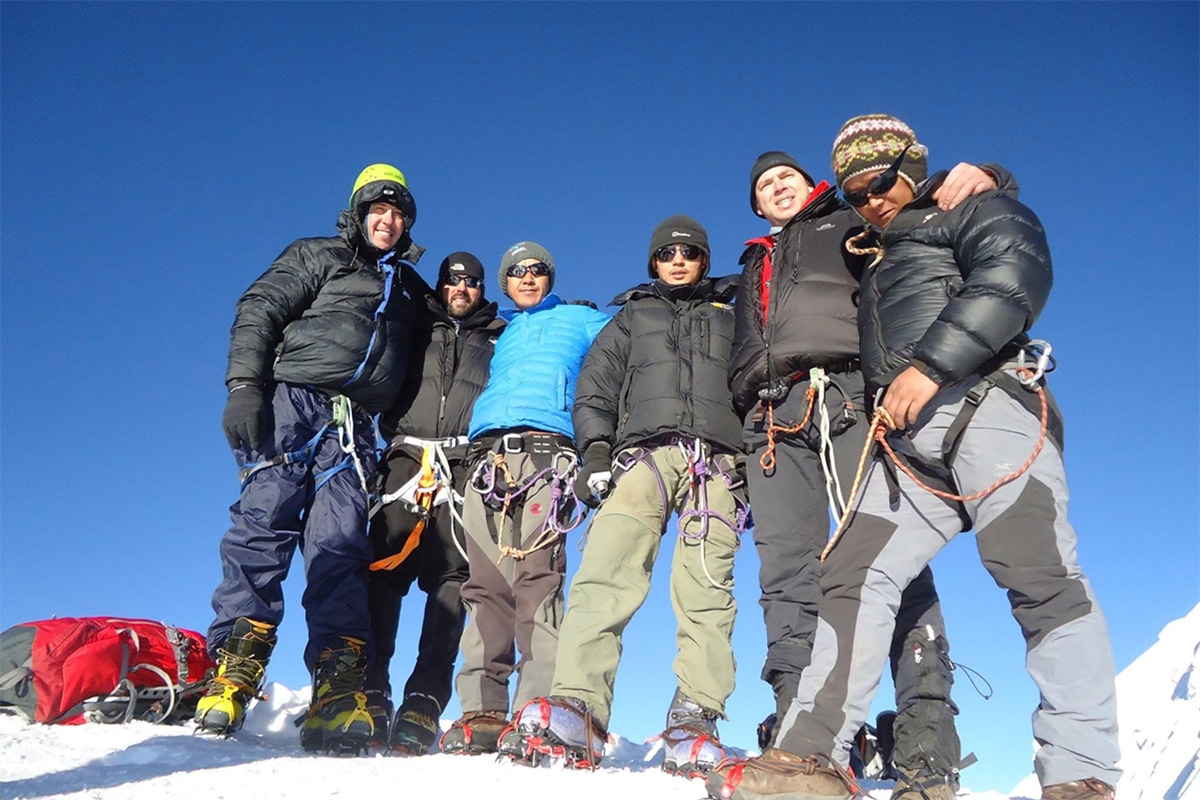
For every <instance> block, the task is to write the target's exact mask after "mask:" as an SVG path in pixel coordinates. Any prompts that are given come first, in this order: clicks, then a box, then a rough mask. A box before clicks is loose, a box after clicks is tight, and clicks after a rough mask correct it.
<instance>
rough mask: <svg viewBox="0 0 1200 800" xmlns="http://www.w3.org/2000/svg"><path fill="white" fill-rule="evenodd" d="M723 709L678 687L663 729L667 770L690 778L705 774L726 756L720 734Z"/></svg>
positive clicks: (664, 764) (665, 766) (665, 770)
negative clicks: (718, 719)
mask: <svg viewBox="0 0 1200 800" xmlns="http://www.w3.org/2000/svg"><path fill="white" fill-rule="evenodd" d="M720 716H721V714H720V712H717V711H713V710H712V709H711V708H705V707H704V706H702V705H700V704H699V703H697V702H696V701H695V700H693V699H691V698H690V697H688V696H687V695H686V694H684V693H683V690H682V689H676V690H675V697H674V698H672V700H671V708H670V709H669V710H668V711H667V727H666V728H665V729H664V730H663V732H662V742H663V746H664V748H665V749H666V757H665V758H664V759H663V767H662V768H663V771H664V772H669V773H671V774H672V775H683V776H684V777H686V778H702V777H704V776H705V775H707V774H708V771H709V770H711V769H712V768H713V767H715V766H716V765H717V764H719V763H720V762H721V761H723V760H724V759H725V748H724V747H722V746H721V742H720V740H719V739H718V737H717V718H718V717H720Z"/></svg>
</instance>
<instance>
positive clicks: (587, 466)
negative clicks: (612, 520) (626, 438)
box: [575, 442, 612, 508]
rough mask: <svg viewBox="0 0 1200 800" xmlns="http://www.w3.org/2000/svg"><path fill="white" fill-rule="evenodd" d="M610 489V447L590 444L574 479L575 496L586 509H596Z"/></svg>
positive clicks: (598, 443) (605, 444) (602, 443)
mask: <svg viewBox="0 0 1200 800" xmlns="http://www.w3.org/2000/svg"><path fill="white" fill-rule="evenodd" d="M611 489H612V446H611V445H610V444H609V443H608V442H592V443H591V444H589V445H588V447H587V450H585V451H584V453H583V466H582V467H580V468H579V474H578V475H577V476H576V477H575V494H577V495H578V496H579V499H580V500H581V501H582V502H583V504H584V505H585V506H587V507H588V508H596V507H598V506H599V505H600V503H601V501H603V500H604V498H605V497H608V493H609V491H611Z"/></svg>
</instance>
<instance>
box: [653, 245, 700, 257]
mask: <svg viewBox="0 0 1200 800" xmlns="http://www.w3.org/2000/svg"><path fill="white" fill-rule="evenodd" d="M676 251H678V252H680V253H682V254H683V258H684V260H685V261H698V260H699V259H700V254H701V253H703V252H704V251H703V250H701V249H700V248H699V247H697V246H696V245H694V244H669V245H666V246H665V247H660V248H658V249H657V250H655V251H654V257H655V258H656V259H657V260H659V261H674V260H675V253H676Z"/></svg>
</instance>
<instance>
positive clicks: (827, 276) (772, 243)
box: [729, 184, 864, 417]
mask: <svg viewBox="0 0 1200 800" xmlns="http://www.w3.org/2000/svg"><path fill="white" fill-rule="evenodd" d="M822 186H823V187H824V188H822ZM822 186H818V187H817V188H816V189H814V195H813V196H812V197H811V198H810V199H809V200H808V202H807V203H806V204H805V206H804V207H803V208H802V209H801V210H800V211H799V213H797V214H796V216H794V217H792V219H791V220H789V221H788V223H787V224H786V225H784V226H783V228H782V229H781V230H780V231H779V233H777V234H776V235H775V236H774V237H773V238H772V237H764V238H762V239H752V240H751V241H749V242H747V244H748V245H749V246H748V247H747V249H746V251H745V252H744V253H743V254H742V258H741V262H740V263H741V264H742V265H743V269H742V275H741V284H740V286H739V288H738V302H737V312H736V325H735V327H734V335H733V350H732V354H731V357H730V366H729V386H730V389H732V391H733V397H734V403H735V405H736V407H737V410H738V413H739V414H740V415H742V416H743V417H744V416H745V414H746V412H747V411H749V410H750V408H751V407H752V406H754V405H755V404H756V403H757V402H758V400H759V396H758V390H759V389H761V388H763V387H766V386H768V385H770V384H771V383H772V382H774V381H787V382H789V383H790V382H791V381H792V380H793V379H795V378H796V376H798V375H803V374H806V373H807V372H808V370H809V369H810V368H812V367H816V366H826V365H829V364H833V363H837V362H845V361H848V360H851V359H854V358H857V357H858V326H857V316H858V309H857V307H856V306H857V299H858V282H859V278H860V277H861V275H862V268H863V262H864V259H863V258H862V257H861V256H855V255H851V254H850V253H848V252H847V251H846V249H845V243H846V240H847V239H849V238H850V237H851V236H853V235H854V234H856V233H858V232H860V231H861V230H862V224H863V223H862V219H861V218H860V217H859V216H858V215H857V214H855V213H854V211H853V210H851V209H850V207H849V206H847V205H846V204H845V203H843V202H842V201H841V200H840V199H838V196H837V190H836V189H834V188H833V187H831V186H828V184H822ZM767 258H770V259H771V276H770V282H769V284H768V285H767V286H766V287H765V288H764V286H763V272H764V262H765V261H766V259H767ZM764 295H765V296H766V305H764V303H763V298H764Z"/></svg>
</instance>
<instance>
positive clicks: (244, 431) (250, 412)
mask: <svg viewBox="0 0 1200 800" xmlns="http://www.w3.org/2000/svg"><path fill="white" fill-rule="evenodd" d="M266 407H267V399H266V397H265V396H264V395H263V389H262V387H261V386H259V385H258V384H257V383H239V384H237V385H236V386H234V387H233V388H232V389H230V390H229V399H227V400H226V401H225V413H224V414H222V415H221V427H222V428H224V429H225V438H226V439H228V440H229V446H230V447H232V448H234V449H235V450H236V449H237V448H238V446H239V445H240V444H242V443H245V445H246V446H247V447H249V448H250V449H252V450H257V449H258V447H259V445H261V444H262V416H263V411H264V410H265V409H266Z"/></svg>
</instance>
